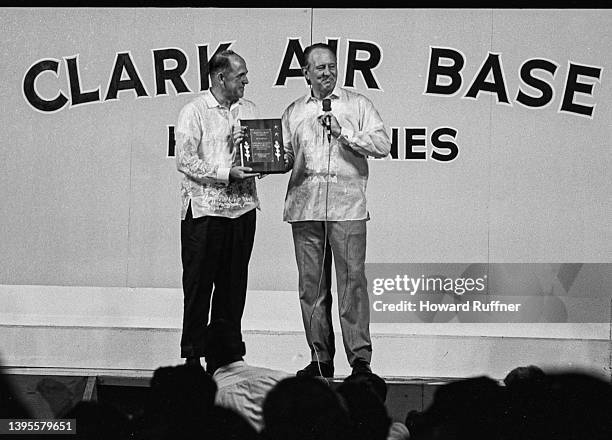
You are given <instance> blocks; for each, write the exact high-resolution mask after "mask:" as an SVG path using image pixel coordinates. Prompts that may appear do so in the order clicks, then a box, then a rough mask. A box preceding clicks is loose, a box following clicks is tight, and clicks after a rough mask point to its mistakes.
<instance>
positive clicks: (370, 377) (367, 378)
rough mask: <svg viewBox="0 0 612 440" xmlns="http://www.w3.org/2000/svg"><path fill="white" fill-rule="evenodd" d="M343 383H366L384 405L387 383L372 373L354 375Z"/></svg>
mask: <svg viewBox="0 0 612 440" xmlns="http://www.w3.org/2000/svg"><path fill="white" fill-rule="evenodd" d="M343 382H344V383H352V382H364V383H367V384H368V385H369V386H370V387H371V388H372V391H374V392H375V393H376V395H377V396H378V397H379V398H380V400H381V401H382V402H383V403H384V402H385V401H386V400H387V383H386V382H385V380H384V379H383V378H382V377H380V376H379V375H377V374H374V373H355V374H351V375H350V376H347V377H346V378H345V379H344V381H343Z"/></svg>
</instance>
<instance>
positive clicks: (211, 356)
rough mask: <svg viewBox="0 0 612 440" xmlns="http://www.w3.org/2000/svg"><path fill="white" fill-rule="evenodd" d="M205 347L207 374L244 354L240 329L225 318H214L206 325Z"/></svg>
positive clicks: (240, 357)
mask: <svg viewBox="0 0 612 440" xmlns="http://www.w3.org/2000/svg"><path fill="white" fill-rule="evenodd" d="M205 347H206V348H205V350H204V355H205V358H206V371H207V372H208V373H209V374H213V373H214V372H215V370H216V369H217V368H219V367H222V366H223V365H227V364H229V363H232V362H235V361H240V360H242V359H243V356H244V355H245V354H246V347H245V345H244V342H243V341H242V334H241V333H240V329H238V328H236V326H235V325H233V324H232V323H231V322H229V321H227V320H221V319H220V320H215V321H212V322H211V323H210V324H209V325H208V326H207V327H206V337H205Z"/></svg>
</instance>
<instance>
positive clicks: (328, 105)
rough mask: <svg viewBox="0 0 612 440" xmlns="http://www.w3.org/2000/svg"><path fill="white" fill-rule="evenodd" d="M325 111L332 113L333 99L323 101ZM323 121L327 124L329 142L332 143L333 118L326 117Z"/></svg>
mask: <svg viewBox="0 0 612 440" xmlns="http://www.w3.org/2000/svg"><path fill="white" fill-rule="evenodd" d="M323 111H324V112H331V99H329V98H326V99H324V100H323ZM323 121H324V122H325V128H326V129H327V142H330V143H331V116H329V115H327V116H325V118H324V119H323Z"/></svg>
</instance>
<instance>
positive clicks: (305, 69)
mask: <svg viewBox="0 0 612 440" xmlns="http://www.w3.org/2000/svg"><path fill="white" fill-rule="evenodd" d="M302 74H303V75H304V79H305V80H306V84H308V85H310V80H309V79H308V69H307V68H306V67H302Z"/></svg>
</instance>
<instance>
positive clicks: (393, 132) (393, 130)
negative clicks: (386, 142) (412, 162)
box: [390, 128, 399, 159]
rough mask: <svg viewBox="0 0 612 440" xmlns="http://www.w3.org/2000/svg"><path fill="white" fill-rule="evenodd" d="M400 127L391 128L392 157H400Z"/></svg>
mask: <svg viewBox="0 0 612 440" xmlns="http://www.w3.org/2000/svg"><path fill="white" fill-rule="evenodd" d="M398 138H399V128H391V151H390V155H391V159H398V158H399V154H398V146H399V139H398Z"/></svg>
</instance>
